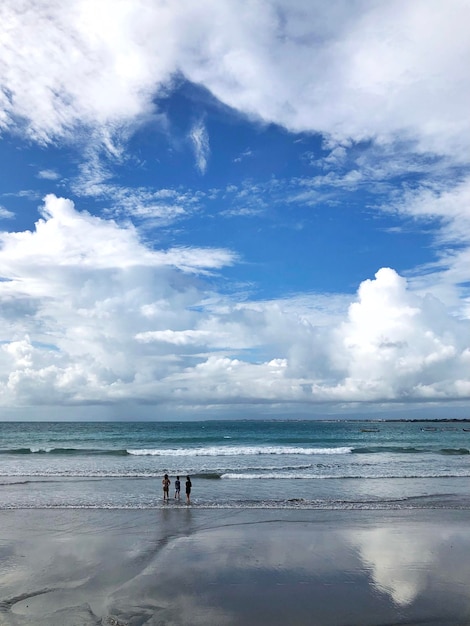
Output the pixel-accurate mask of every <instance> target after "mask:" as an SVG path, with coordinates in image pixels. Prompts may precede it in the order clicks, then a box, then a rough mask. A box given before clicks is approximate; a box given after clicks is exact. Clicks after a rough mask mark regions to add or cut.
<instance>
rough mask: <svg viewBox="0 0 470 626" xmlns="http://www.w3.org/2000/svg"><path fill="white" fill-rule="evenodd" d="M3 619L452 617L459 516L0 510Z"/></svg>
mask: <svg viewBox="0 0 470 626" xmlns="http://www.w3.org/2000/svg"><path fill="white" fill-rule="evenodd" d="M0 529H1V530H0V554H1V556H2V558H1V560H0V563H1V564H0V572H1V575H0V623H1V624H2V625H3V624H5V626H18V625H23V624H24V625H28V624H34V625H35V626H43V625H44V626H46V625H47V626H68V625H69V624H70V625H71V624H77V623H79V624H81V625H82V626H88V625H94V626H96V625H97V624H113V625H114V626H124V625H130V624H132V626H134V625H141V624H142V625H144V624H148V625H149V626H150V625H152V624H160V623H162V624H178V625H188V626H189V625H191V626H199V625H201V626H203V625H204V626H211V625H214V626H216V625H217V626H235V625H237V626H238V625H240V626H241V625H243V626H255V625H260V624H270V626H276V625H278V624H279V625H281V624H282V625H285V624H293V625H294V624H318V625H320V626H343V625H344V626H379V625H381V624H384V625H385V624H407V625H411V624H418V623H419V624H420V625H426V624H429V625H431V624H432V625H433V626H436V625H442V626H452V625H454V624H455V625H457V624H462V623H467V622H469V621H470V570H469V568H468V565H467V564H468V561H469V559H470V531H469V529H468V511H465V510H450V509H439V510H437V509H426V510H418V509H413V510H408V509H407V510H399V511H397V510H375V511H371V510H364V511H360V510H355V511H351V510H336V511H335V510H312V509H275V510H271V509H240V510H234V509H229V510H227V509H222V510H220V509H219V510H217V509H200V508H198V507H197V506H189V507H178V508H177V507H169V508H167V509H165V508H163V509H153V510H140V511H139V510H106V509H105V510H96V509H92V510H90V509H80V510H77V509H62V510H61V509H54V510H51V509H49V510H28V511H27V512H26V511H24V510H2V511H0Z"/></svg>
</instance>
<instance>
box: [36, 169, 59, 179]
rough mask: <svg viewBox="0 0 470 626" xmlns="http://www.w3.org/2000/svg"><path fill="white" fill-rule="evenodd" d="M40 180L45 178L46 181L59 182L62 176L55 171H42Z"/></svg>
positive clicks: (39, 175) (39, 176)
mask: <svg viewBox="0 0 470 626" xmlns="http://www.w3.org/2000/svg"><path fill="white" fill-rule="evenodd" d="M38 178H43V179H44V180H58V179H59V178H60V174H58V173H57V172H56V171H55V170H40V171H39V172H38Z"/></svg>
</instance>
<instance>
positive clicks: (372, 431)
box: [361, 428, 379, 433]
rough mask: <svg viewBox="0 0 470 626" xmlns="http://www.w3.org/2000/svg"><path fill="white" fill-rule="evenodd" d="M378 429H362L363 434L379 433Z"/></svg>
mask: <svg viewBox="0 0 470 626" xmlns="http://www.w3.org/2000/svg"><path fill="white" fill-rule="evenodd" d="M378 432H379V429H378V428H361V433H378Z"/></svg>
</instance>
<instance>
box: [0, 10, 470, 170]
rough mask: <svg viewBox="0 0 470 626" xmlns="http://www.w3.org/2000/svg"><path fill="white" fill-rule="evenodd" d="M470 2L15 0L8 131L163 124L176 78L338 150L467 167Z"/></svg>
mask: <svg viewBox="0 0 470 626" xmlns="http://www.w3.org/2000/svg"><path fill="white" fill-rule="evenodd" d="M469 18H470V7H469V5H468V2H466V1H465V0H454V1H453V2H452V3H451V4H450V5H448V4H446V5H443V4H442V2H439V0H416V1H415V2H413V3H409V2H407V1H406V0H398V1H397V2H394V3H392V4H390V3H377V2H373V1H372V0H357V1H356V2H353V3H352V2H345V1H344V0H335V1H334V2H328V3H324V2H307V3H306V2H300V1H295V2H292V1H290V0H289V2H287V0H276V1H275V2H271V1H269V2H268V1H267V0H261V1H260V2H256V3H252V2H249V1H248V0H246V1H242V2H240V1H239V0H236V1H235V0H226V1H224V2H219V1H217V0H203V1H202V2H198V3H194V2H191V1H190V0H182V1H181V2H178V3H177V4H174V3H171V4H168V3H166V2H162V1H158V2H154V3H148V2H145V1H144V0H118V1H115V0H103V1H102V2H100V4H99V6H96V3H95V2H93V1H92V0H78V1H77V2H74V3H73V4H70V3H58V2H55V0H41V2H33V1H32V0H21V2H17V1H16V0H6V1H5V2H2V4H1V7H0V23H1V24H2V32H3V35H2V39H1V41H2V43H1V44H0V45H1V48H0V52H1V54H0V58H1V59H2V62H1V63H0V83H1V84H2V85H3V88H2V91H1V95H0V127H3V128H4V129H8V128H13V127H17V126H18V125H20V126H21V127H22V128H23V129H24V130H25V131H26V132H27V133H28V134H29V135H30V136H31V137H33V138H35V139H36V140H38V141H40V142H48V141H51V140H52V139H53V138H54V137H58V136H64V135H65V136H67V135H69V136H70V131H71V130H72V129H75V131H76V130H77V128H83V126H84V125H85V126H91V127H93V128H95V129H99V135H100V137H101V140H102V141H104V142H106V141H107V142H108V145H109V146H111V145H112V135H113V133H114V131H115V130H116V129H118V128H122V126H123V125H126V124H135V123H137V122H138V121H139V120H142V119H144V118H146V117H147V116H149V115H151V114H153V113H154V112H155V108H154V105H153V98H154V97H155V96H156V95H164V94H165V93H166V92H167V90H168V88H169V87H170V86H171V81H172V80H173V77H174V76H176V75H180V76H181V75H182V76H184V77H186V78H187V79H189V80H190V81H193V82H195V83H197V84H200V85H202V86H204V87H205V88H207V89H208V90H209V91H211V92H212V93H213V94H214V95H215V97H216V98H218V99H219V100H220V101H221V102H223V103H224V104H226V105H228V106H230V107H233V108H234V109H237V110H238V111H241V112H242V113H244V114H246V115H249V116H252V117H254V118H257V119H259V120H260V121H263V122H268V123H269V122H274V123H277V124H280V125H282V126H284V127H286V128H288V129H289V130H293V131H316V132H321V133H323V134H325V135H326V136H329V137H330V138H331V140H332V145H334V144H339V145H341V143H342V142H344V141H349V140H351V139H352V140H354V141H360V140H364V139H373V140H376V141H378V142H393V141H394V140H395V139H396V138H397V136H399V137H400V139H401V140H404V139H407V140H409V141H410V142H414V143H415V145H416V148H417V149H418V150H421V151H430V152H434V153H437V154H447V155H451V156H452V158H455V159H457V160H459V159H464V160H465V161H466V160H467V146H468V144H469V140H470V121H469V118H468V114H467V110H468V106H469V102H470V87H469V82H468V80H467V65H466V59H467V58H468V56H469V52H470V42H469V40H468V36H467V31H466V27H465V25H466V24H467V23H468V20H469Z"/></svg>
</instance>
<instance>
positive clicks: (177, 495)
mask: <svg viewBox="0 0 470 626" xmlns="http://www.w3.org/2000/svg"><path fill="white" fill-rule="evenodd" d="M180 491H181V482H180V477H179V476H177V477H176V480H175V499H176V500H179V499H180Z"/></svg>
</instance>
